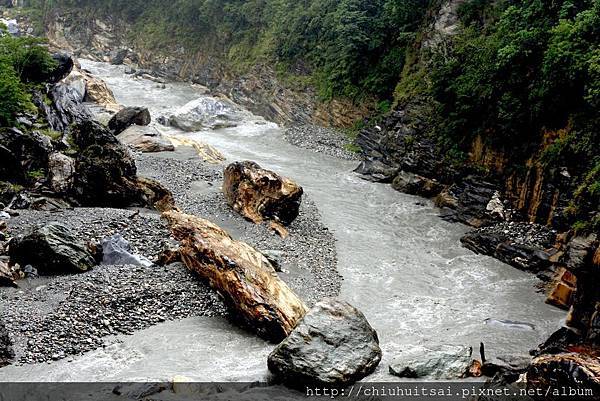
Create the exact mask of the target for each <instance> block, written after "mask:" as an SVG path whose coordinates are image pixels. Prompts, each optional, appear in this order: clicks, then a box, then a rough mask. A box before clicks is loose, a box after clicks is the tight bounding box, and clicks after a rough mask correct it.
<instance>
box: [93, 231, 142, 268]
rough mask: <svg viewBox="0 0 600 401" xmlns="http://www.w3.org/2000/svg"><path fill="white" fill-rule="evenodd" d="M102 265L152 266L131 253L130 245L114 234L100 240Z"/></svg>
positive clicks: (119, 235)
mask: <svg viewBox="0 0 600 401" xmlns="http://www.w3.org/2000/svg"><path fill="white" fill-rule="evenodd" d="M102 264H103V265H135V266H152V262H151V261H149V260H148V259H146V258H145V257H143V256H141V255H135V254H133V253H132V252H131V245H129V242H127V241H126V240H125V238H123V237H122V236H121V234H115V235H113V236H112V237H108V238H105V239H103V240H102Z"/></svg>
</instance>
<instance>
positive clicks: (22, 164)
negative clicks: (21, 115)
mask: <svg viewBox="0 0 600 401" xmlns="http://www.w3.org/2000/svg"><path fill="white" fill-rule="evenodd" d="M50 152H52V144H51V142H50V139H49V138H48V137H46V136H44V135H42V134H40V133H38V132H35V131H34V132H23V131H21V130H18V129H17V128H2V129H0V181H10V182H13V183H24V182H26V181H30V180H31V178H32V177H33V174H32V173H33V172H36V173H40V172H43V170H45V169H46V167H47V164H48V156H49V154H50Z"/></svg>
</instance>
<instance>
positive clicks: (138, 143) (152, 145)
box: [117, 125, 175, 153]
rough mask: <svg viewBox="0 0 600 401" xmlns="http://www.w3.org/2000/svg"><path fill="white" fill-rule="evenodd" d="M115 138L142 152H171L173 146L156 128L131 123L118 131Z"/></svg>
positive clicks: (173, 148)
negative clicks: (121, 130) (120, 131)
mask: <svg viewBox="0 0 600 401" xmlns="http://www.w3.org/2000/svg"><path fill="white" fill-rule="evenodd" d="M117 138H119V141H121V143H123V144H125V145H128V146H131V147H132V148H134V149H135V150H139V151H140V152H144V153H152V152H171V151H174V150H175V146H173V144H172V143H171V141H169V140H168V139H166V138H165V137H164V136H163V135H162V134H161V133H160V132H159V131H158V130H157V129H156V128H153V127H146V126H139V125H132V126H130V127H129V128H127V129H126V130H125V131H123V132H122V133H120V134H119V135H118V136H117Z"/></svg>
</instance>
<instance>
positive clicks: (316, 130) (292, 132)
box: [283, 124, 361, 160]
mask: <svg viewBox="0 0 600 401" xmlns="http://www.w3.org/2000/svg"><path fill="white" fill-rule="evenodd" d="M283 135H284V138H285V139H286V140H287V141H288V142H289V143H291V144H292V145H295V146H298V147H301V148H304V149H308V150H311V151H313V152H317V153H323V154H326V155H329V156H333V157H337V158H339V159H344V160H360V159H361V156H360V154H359V153H358V152H355V151H353V145H352V140H351V139H350V137H349V136H348V135H346V134H344V132H342V131H341V130H339V129H335V128H325V127H319V126H317V125H310V124H305V125H292V126H290V127H288V128H286V129H285V131H284V133H283Z"/></svg>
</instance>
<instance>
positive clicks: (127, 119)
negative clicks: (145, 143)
mask: <svg viewBox="0 0 600 401" xmlns="http://www.w3.org/2000/svg"><path fill="white" fill-rule="evenodd" d="M151 121H152V119H151V117H150V112H149V111H148V109H147V108H145V107H125V108H123V109H121V110H119V111H118V112H117V113H116V114H115V115H114V116H113V117H112V118H111V119H110V121H109V122H108V128H109V129H110V130H111V131H112V132H113V134H115V135H119V134H120V133H121V132H123V131H125V130H126V129H127V128H128V127H129V126H131V125H148V124H150V122H151Z"/></svg>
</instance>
